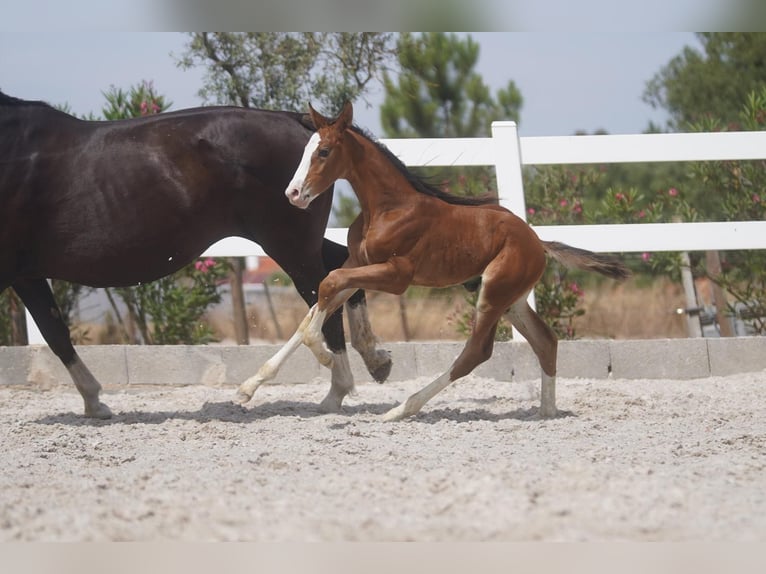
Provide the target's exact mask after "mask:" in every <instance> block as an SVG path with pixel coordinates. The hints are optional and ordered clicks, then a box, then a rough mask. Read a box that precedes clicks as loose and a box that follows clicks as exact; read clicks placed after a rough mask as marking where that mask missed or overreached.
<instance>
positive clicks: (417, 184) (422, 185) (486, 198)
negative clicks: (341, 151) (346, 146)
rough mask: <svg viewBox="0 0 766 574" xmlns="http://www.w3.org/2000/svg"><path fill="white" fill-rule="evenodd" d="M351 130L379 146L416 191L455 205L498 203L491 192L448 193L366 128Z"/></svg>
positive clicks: (354, 127)
mask: <svg viewBox="0 0 766 574" xmlns="http://www.w3.org/2000/svg"><path fill="white" fill-rule="evenodd" d="M351 131H353V132H354V133H356V134H359V135H360V136H362V137H363V138H365V139H367V140H369V141H370V142H371V143H372V144H374V145H375V147H377V148H378V149H379V150H380V152H381V153H382V154H383V155H384V156H386V158H387V159H388V161H390V162H391V163H392V164H393V165H394V166H396V169H397V170H399V172H400V173H401V174H402V175H403V176H404V177H406V178H407V181H408V182H409V184H410V185H411V186H412V187H414V188H415V190H416V191H418V192H420V193H424V194H425V195H430V196H431V197H436V198H438V199H441V200H442V201H446V202H447V203H452V204H455V205H489V204H493V203H497V200H496V198H495V197H494V196H492V195H490V194H484V195H479V196H462V195H452V194H451V193H447V192H446V191H443V190H442V189H440V188H438V187H436V186H435V185H432V184H430V183H428V182H427V181H425V180H424V179H423V178H421V177H418V176H417V175H415V174H414V173H412V172H411V171H410V170H409V169H407V166H406V165H404V163H402V160H400V159H399V158H398V157H396V156H395V155H394V154H393V152H391V150H390V149H388V148H387V147H386V146H384V145H383V144H382V143H380V142H379V141H378V140H377V139H375V137H374V136H373V135H372V134H370V132H368V131H367V130H365V129H362V128H360V127H359V126H356V125H354V126H351Z"/></svg>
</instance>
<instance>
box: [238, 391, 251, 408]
mask: <svg viewBox="0 0 766 574" xmlns="http://www.w3.org/2000/svg"><path fill="white" fill-rule="evenodd" d="M252 398H253V393H248V392H247V391H243V390H242V389H239V390H238V391H237V396H236V397H235V398H234V401H235V402H236V403H239V404H240V405H244V404H247V403H249V402H250V399H252Z"/></svg>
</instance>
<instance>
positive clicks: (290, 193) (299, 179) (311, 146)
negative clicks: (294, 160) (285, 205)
mask: <svg viewBox="0 0 766 574" xmlns="http://www.w3.org/2000/svg"><path fill="white" fill-rule="evenodd" d="M318 147H319V134H318V133H314V134H313V135H312V136H311V138H309V141H308V143H307V144H306V147H305V148H303V157H302V158H301V162H300V163H299V164H298V169H297V170H296V171H295V175H293V178H292V179H291V180H290V183H289V184H288V185H287V189H286V190H285V195H286V196H287V199H289V200H290V203H292V204H293V205H294V206H296V207H300V208H301V209H306V208H307V207H308V205H309V203H311V200H312V199H314V197H312V196H311V194H310V191H311V190H310V189H306V190H304V189H303V184H304V182H305V181H306V175H308V172H309V166H310V165H311V156H312V155H313V154H314V151H315V150H316V149H317V148H318Z"/></svg>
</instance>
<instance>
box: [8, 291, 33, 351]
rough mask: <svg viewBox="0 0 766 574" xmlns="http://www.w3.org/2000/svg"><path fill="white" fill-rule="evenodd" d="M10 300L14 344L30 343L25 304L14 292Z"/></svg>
mask: <svg viewBox="0 0 766 574" xmlns="http://www.w3.org/2000/svg"><path fill="white" fill-rule="evenodd" d="M9 301H10V315H11V342H12V343H13V344H14V345H28V344H29V337H28V335H27V314H26V312H25V310H24V304H23V303H22V302H21V300H20V299H19V298H18V297H17V296H16V294H15V293H13V292H11V296H10V297H9Z"/></svg>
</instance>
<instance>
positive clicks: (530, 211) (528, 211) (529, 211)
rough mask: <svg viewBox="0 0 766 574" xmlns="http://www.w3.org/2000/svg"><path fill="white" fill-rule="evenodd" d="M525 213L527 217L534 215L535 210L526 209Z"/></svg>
mask: <svg viewBox="0 0 766 574" xmlns="http://www.w3.org/2000/svg"><path fill="white" fill-rule="evenodd" d="M527 213H528V214H529V215H534V214H535V208H534V207H530V208H529V209H527Z"/></svg>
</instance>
